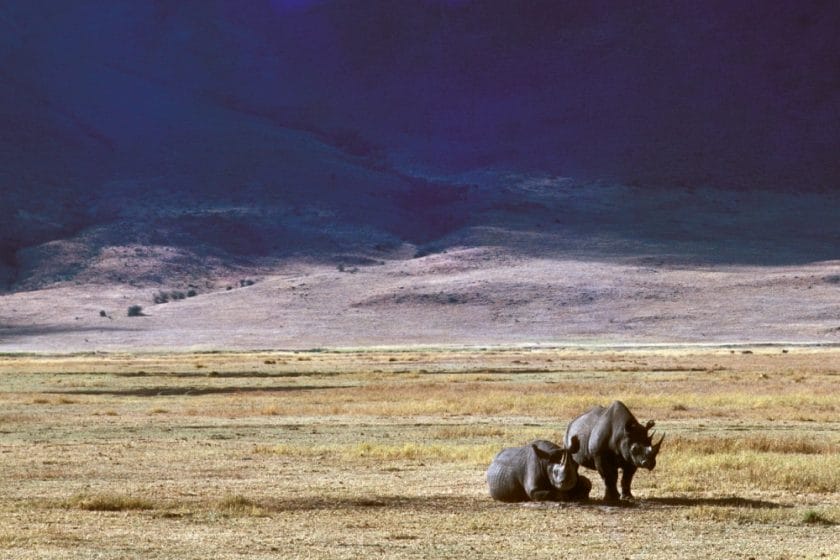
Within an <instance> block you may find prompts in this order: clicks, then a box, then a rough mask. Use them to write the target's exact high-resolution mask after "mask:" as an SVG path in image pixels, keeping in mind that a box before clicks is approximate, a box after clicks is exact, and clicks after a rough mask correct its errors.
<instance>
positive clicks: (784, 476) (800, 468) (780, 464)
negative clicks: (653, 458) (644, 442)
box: [657, 447, 840, 494]
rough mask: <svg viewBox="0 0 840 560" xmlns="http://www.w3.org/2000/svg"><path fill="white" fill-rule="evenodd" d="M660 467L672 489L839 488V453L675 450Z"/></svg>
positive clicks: (816, 490) (829, 490) (822, 490)
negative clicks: (713, 452)
mask: <svg viewBox="0 0 840 560" xmlns="http://www.w3.org/2000/svg"><path fill="white" fill-rule="evenodd" d="M657 470H659V471H660V472H662V473H667V475H663V476H667V478H663V479H662V481H661V484H662V486H663V488H664V489H666V490H670V491H681V492H682V491H714V490H719V489H721V488H732V487H741V488H753V489H760V490H768V491H772V490H785V491H789V492H814V493H824V494H830V493H833V492H836V491H837V488H838V487H840V455H838V454H832V455H803V454H785V453H770V452H767V453H764V452H757V451H749V450H744V451H739V452H734V453H733V452H720V453H716V454H714V455H698V454H696V453H690V452H684V451H672V452H669V453H668V454H667V455H665V451H664V447H663V455H662V461H661V462H660V464H659V466H657Z"/></svg>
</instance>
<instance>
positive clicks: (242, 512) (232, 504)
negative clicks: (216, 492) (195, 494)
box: [214, 494, 269, 517]
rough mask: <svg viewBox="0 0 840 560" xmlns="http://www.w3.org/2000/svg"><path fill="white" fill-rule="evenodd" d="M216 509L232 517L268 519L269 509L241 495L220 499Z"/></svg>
mask: <svg viewBox="0 0 840 560" xmlns="http://www.w3.org/2000/svg"><path fill="white" fill-rule="evenodd" d="M214 509H215V510H216V511H218V512H219V513H221V514H223V515H228V516H232V517H266V516H268V514H269V512H268V509H267V508H266V507H265V506H263V505H261V504H260V503H258V502H257V501H255V500H252V499H250V498H246V497H245V496H242V495H240V494H230V495H227V496H225V497H223V498H222V499H220V500H219V501H218V502H216V504H215V505H214Z"/></svg>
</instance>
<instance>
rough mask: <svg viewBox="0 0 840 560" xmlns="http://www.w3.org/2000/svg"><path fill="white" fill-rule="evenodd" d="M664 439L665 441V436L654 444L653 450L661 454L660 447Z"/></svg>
mask: <svg viewBox="0 0 840 560" xmlns="http://www.w3.org/2000/svg"><path fill="white" fill-rule="evenodd" d="M663 439H665V434H662V436H661V437H660V438H659V441H658V442H656V443H654V444H653V450H654V451H656V452H657V453H658V452H659V447H660V446H661V445H662V440H663Z"/></svg>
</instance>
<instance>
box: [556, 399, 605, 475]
mask: <svg viewBox="0 0 840 560" xmlns="http://www.w3.org/2000/svg"><path fill="white" fill-rule="evenodd" d="M604 410H605V409H604V407H603V406H595V407H593V408H591V409H589V410H587V411H586V412H584V413H583V414H581V415H580V416H578V417H577V418H575V419H574V420H572V421H571V422H570V423H569V427H568V428H566V436H565V437H564V438H563V442H564V445H565V446H566V447H569V446H571V444H572V438H573V437H574V436H577V438H578V440H580V449H578V451H577V453H575V454H574V455H572V457H574V459H575V461H576V462H577V463H578V464H579V465H583V466H584V467H587V468H590V469H593V468H595V464H594V462H593V458H594V456H595V453H596V452H597V449H592V446H591V444H590V441H591V439H592V432H593V430H595V428H596V426H597V425H598V423H599V422H600V421H601V419H602V416H603V414H604Z"/></svg>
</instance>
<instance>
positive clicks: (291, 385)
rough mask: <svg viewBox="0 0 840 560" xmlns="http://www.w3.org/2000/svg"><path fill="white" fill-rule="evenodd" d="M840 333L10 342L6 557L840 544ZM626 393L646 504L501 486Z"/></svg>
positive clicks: (604, 551)
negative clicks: (243, 348) (629, 340)
mask: <svg viewBox="0 0 840 560" xmlns="http://www.w3.org/2000/svg"><path fill="white" fill-rule="evenodd" d="M839 388H840V348H836V347H834V348H813V347H788V348H783V347H780V346H768V347H755V348H751V349H746V348H744V347H737V348H724V347H717V348H686V347H683V348H653V347H647V348H643V347H638V348H613V349H607V348H602V349H592V348H590V349H586V348H576V349H575V348H566V349H564V348H546V347H533V348H524V347H519V348H469V349H464V348H461V349H455V348H410V349H409V348H401V349H363V350H346V351H310V352H249V353H200V354H189V353H182V354H116V353H114V354H84V355H65V356H49V355H43V354H41V355H25V354H8V355H4V356H0V467H2V468H0V557H2V558H211V557H212V558H360V557H389V558H537V557H549V556H552V557H564V558H607V557H609V558H669V559H670V558H744V559H747V558H757V559H758V558H838V557H840V538H839V537H840V531H838V524H840V391H838V389H839ZM614 399H621V400H623V401H624V402H625V403H627V404H628V405H629V406H630V408H631V410H633V411H634V412H635V413H636V416H637V417H638V418H639V420H641V421H643V422H644V421H645V420H647V419H649V418H654V419H656V421H657V429H659V430H660V431H664V432H667V436H666V438H665V442H664V444H663V447H662V452H661V454H660V457H659V463H658V466H657V468H656V469H655V470H654V471H652V472H647V471H640V472H639V473H638V474H637V476H636V479H635V482H634V492H635V494H636V496H637V498H638V500H637V501H636V502H635V503H631V504H624V505H620V506H615V505H607V504H604V503H602V502H601V500H600V498H601V495H602V493H603V485H602V484H601V481H600V478H599V477H598V475H597V473H594V472H592V471H586V470H585V469H584V470H582V472H585V473H586V474H587V476H589V477H590V478H591V479H592V480H593V483H594V488H593V495H592V499H591V500H590V501H589V502H588V503H583V504H526V505H517V504H501V503H496V502H494V501H492V500H491V499H490V498H489V497H488V496H487V491H486V486H485V482H484V471H485V469H486V467H487V465H488V464H489V462H490V460H491V459H492V457H493V455H494V454H495V453H496V452H497V451H498V450H499V449H501V448H502V447H504V446H513V445H522V444H524V443H526V442H527V441H529V440H531V439H533V438H538V437H539V438H548V439H553V440H556V441H560V440H561V439H562V434H563V432H564V429H565V426H566V424H567V423H568V421H569V419H571V418H572V417H573V416H575V415H576V414H578V413H580V412H582V411H583V410H585V409H586V408H588V407H589V406H591V405H593V404H597V403H601V404H607V403H608V402H610V401H612V400H614Z"/></svg>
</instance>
